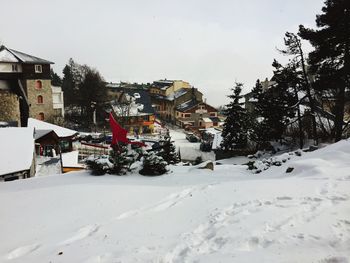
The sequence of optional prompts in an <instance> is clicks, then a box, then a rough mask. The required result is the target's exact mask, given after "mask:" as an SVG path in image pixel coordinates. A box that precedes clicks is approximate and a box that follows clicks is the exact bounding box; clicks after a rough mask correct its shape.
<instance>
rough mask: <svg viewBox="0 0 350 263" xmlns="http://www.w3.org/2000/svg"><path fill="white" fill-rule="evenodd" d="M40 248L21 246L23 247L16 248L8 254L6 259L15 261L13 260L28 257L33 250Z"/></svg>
mask: <svg viewBox="0 0 350 263" xmlns="http://www.w3.org/2000/svg"><path fill="white" fill-rule="evenodd" d="M39 247H40V245H39V244H32V245H27V246H23V247H18V248H16V249H14V250H12V251H11V252H10V253H8V255H7V259H15V258H19V257H22V256H25V255H28V254H30V253H32V252H34V251H35V250H37V249H38V248H39Z"/></svg>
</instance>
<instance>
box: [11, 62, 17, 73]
mask: <svg viewBox="0 0 350 263" xmlns="http://www.w3.org/2000/svg"><path fill="white" fill-rule="evenodd" d="M12 72H18V65H16V64H12Z"/></svg>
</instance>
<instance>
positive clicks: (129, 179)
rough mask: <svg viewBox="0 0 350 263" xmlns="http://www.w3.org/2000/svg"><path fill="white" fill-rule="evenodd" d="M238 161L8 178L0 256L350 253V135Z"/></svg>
mask: <svg viewBox="0 0 350 263" xmlns="http://www.w3.org/2000/svg"><path fill="white" fill-rule="evenodd" d="M233 162H235V159H234V158H233V159H231V160H230V161H227V160H226V161H225V162H224V164H222V165H216V166H215V167H214V171H210V170H199V169H197V167H193V166H192V167H191V166H189V167H171V170H172V172H171V173H169V174H166V175H164V176H159V177H143V176H140V175H136V174H134V175H129V176H112V175H108V176H107V175H106V176H101V177H94V176H90V175H89V174H88V173H87V172H79V173H70V174H64V175H54V176H44V177H35V178H31V179H26V180H18V181H13V182H6V183H1V184H0V200H1V202H2V209H1V217H0V243H1V246H0V262H269V263H270V262H293V263H294V262H320V263H330V262H336V263H344V262H350V190H349V189H350V141H341V142H339V143H337V144H334V145H331V146H328V147H325V148H323V149H321V150H318V151H315V152H311V153H303V155H302V156H301V157H298V156H292V157H291V160H289V161H287V162H286V163H284V164H283V165H282V166H279V167H276V166H273V167H271V168H270V169H268V170H266V171H263V172H262V173H260V174H252V173H251V171H248V170H246V166H243V165H232V163H233ZM287 167H293V168H294V170H293V172H292V173H289V174H286V173H285V170H286V169H287Z"/></svg>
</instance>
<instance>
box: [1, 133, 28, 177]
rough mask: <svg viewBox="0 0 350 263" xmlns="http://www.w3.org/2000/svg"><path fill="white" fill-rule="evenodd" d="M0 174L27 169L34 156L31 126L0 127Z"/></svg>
mask: <svg viewBox="0 0 350 263" xmlns="http://www.w3.org/2000/svg"><path fill="white" fill-rule="evenodd" d="M0 145H1V147H0V175H5V174H11V173H16V172H21V171H25V170H29V169H30V167H31V165H32V161H33V158H34V150H35V149H34V129H33V128H0Z"/></svg>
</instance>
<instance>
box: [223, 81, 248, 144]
mask: <svg viewBox="0 0 350 263" xmlns="http://www.w3.org/2000/svg"><path fill="white" fill-rule="evenodd" d="M242 87H243V84H242V83H236V86H235V87H234V88H233V89H232V91H233V94H232V95H229V96H228V97H229V98H230V99H231V100H232V101H231V102H230V103H229V104H227V105H226V108H225V110H224V115H225V116H226V120H225V123H224V129H223V131H222V137H223V141H222V143H221V148H222V149H224V150H232V149H235V148H236V149H241V148H244V147H246V145H247V140H248V135H247V133H248V115H247V112H246V109H245V108H243V106H242V105H243V103H242V102H240V100H241V99H242V96H241V92H242Z"/></svg>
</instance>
